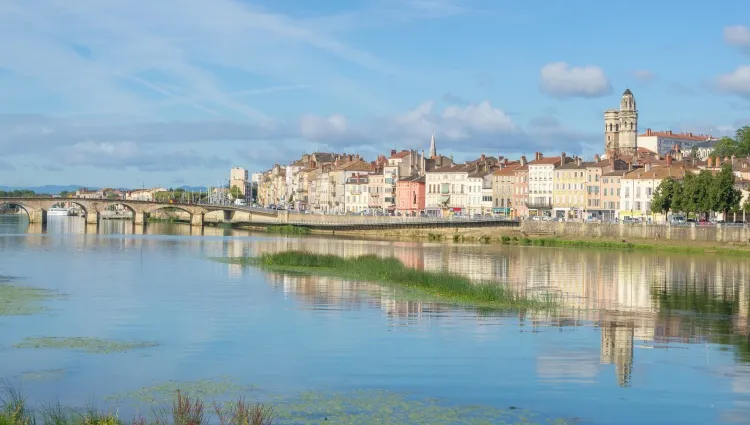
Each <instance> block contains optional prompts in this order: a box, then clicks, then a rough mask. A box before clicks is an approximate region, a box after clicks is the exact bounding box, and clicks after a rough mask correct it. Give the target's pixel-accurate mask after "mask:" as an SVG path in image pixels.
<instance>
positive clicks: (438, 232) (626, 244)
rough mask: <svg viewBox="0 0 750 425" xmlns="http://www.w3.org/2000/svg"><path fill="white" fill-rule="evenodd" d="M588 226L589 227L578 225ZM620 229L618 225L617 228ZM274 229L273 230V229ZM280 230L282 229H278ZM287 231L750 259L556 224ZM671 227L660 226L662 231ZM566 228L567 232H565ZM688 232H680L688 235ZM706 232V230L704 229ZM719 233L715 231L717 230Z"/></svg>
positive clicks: (744, 247)
mask: <svg viewBox="0 0 750 425" xmlns="http://www.w3.org/2000/svg"><path fill="white" fill-rule="evenodd" d="M577 224H580V225H581V226H587V225H589V224H587V223H577ZM615 226H616V225H615ZM269 227H271V226H269ZM274 227H280V226H274ZM283 227H284V228H286V229H287V231H285V232H276V231H274V233H285V234H298V235H302V234H318V235H332V236H346V237H360V238H368V239H370V238H371V239H379V240H412V241H426V242H437V243H446V244H501V245H519V246H548V247H569V248H595V249H613V250H637V251H654V252H668V253H685V254H710V255H738V256H745V255H747V256H750V243H740V242H735V243H730V242H719V241H715V240H713V241H712V240H706V239H702V240H681V239H669V240H668V239H664V238H661V237H657V238H652V239H646V238H634V237H628V238H620V237H616V236H612V235H611V233H608V232H605V234H604V235H602V236H586V233H584V232H580V231H579V232H572V234H570V233H565V232H562V233H561V232H558V231H557V230H550V229H555V227H554V223H553V224H552V226H547V227H544V228H539V226H535V227H530V226H526V227H516V228H510V227H484V228H463V229H460V228H438V229H405V230H404V229H402V230H353V231H341V230H337V231H330V230H317V229H307V228H303V227H299V226H290V225H287V226H283ZM665 227H668V226H658V227H657V229H659V230H662V233H664V231H663V228H665ZM242 228H245V229H248V230H260V231H266V227H265V226H254V227H245V226H243V227H242ZM292 228H293V229H300V231H298V232H297V231H289V230H288V229H292ZM565 229H566V228H563V230H565ZM686 229H687V228H682V229H678V231H685V230H686ZM701 230H703V229H701ZM714 230H715V229H714Z"/></svg>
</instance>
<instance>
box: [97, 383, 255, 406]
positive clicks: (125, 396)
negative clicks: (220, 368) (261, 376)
mask: <svg viewBox="0 0 750 425" xmlns="http://www.w3.org/2000/svg"><path fill="white" fill-rule="evenodd" d="M254 389H255V387H253V386H249V385H238V384H235V383H233V382H231V380H230V379H229V378H228V377H221V378H219V379H218V380H208V379H202V380H197V381H164V382H158V383H156V384H154V385H152V386H150V387H143V388H141V389H138V390H135V391H130V392H126V393H118V394H113V395H110V396H108V397H106V398H105V399H106V400H109V401H125V400H130V401H136V402H140V403H148V404H164V403H170V402H171V401H172V399H173V398H174V395H175V393H176V392H177V390H179V391H180V393H182V394H183V395H187V396H189V397H191V398H198V399H206V398H214V397H219V396H235V395H240V394H244V393H246V392H249V391H253V390H254Z"/></svg>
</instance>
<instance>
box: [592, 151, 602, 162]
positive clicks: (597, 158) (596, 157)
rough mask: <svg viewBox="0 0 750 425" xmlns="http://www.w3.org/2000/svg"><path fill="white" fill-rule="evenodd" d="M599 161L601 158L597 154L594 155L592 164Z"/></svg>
mask: <svg viewBox="0 0 750 425" xmlns="http://www.w3.org/2000/svg"><path fill="white" fill-rule="evenodd" d="M601 160H602V157H600V156H599V154H598V153H597V154H595V155H594V162H599V161H601Z"/></svg>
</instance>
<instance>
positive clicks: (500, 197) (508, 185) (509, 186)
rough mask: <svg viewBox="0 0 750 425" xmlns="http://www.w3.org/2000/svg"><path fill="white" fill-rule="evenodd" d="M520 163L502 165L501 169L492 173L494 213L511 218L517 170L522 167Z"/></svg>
mask: <svg viewBox="0 0 750 425" xmlns="http://www.w3.org/2000/svg"><path fill="white" fill-rule="evenodd" d="M520 166H521V164H520V163H519V162H513V163H509V164H502V165H501V166H500V169H498V170H496V171H495V172H494V173H492V212H493V213H495V214H499V215H502V216H506V217H510V215H511V214H510V213H511V205H512V203H513V181H514V180H515V170H516V169H517V168H518V167H520Z"/></svg>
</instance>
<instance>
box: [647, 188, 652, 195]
mask: <svg viewBox="0 0 750 425" xmlns="http://www.w3.org/2000/svg"><path fill="white" fill-rule="evenodd" d="M646 196H651V188H650V187H647V188H646Z"/></svg>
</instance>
